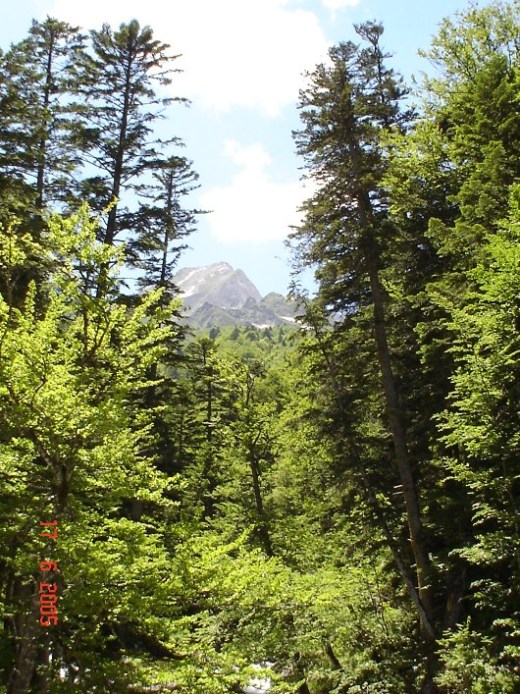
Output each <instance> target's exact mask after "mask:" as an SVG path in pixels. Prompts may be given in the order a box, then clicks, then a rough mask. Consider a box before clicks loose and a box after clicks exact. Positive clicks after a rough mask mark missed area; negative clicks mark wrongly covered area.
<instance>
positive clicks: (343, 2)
mask: <svg viewBox="0 0 520 694" xmlns="http://www.w3.org/2000/svg"><path fill="white" fill-rule="evenodd" d="M321 1H322V3H323V4H324V6H325V7H327V8H328V9H329V10H341V9H343V8H344V7H354V6H355V5H358V4H359V0H321Z"/></svg>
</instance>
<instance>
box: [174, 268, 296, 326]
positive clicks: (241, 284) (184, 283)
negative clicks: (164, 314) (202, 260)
mask: <svg viewBox="0 0 520 694" xmlns="http://www.w3.org/2000/svg"><path fill="white" fill-rule="evenodd" d="M173 282H174V284H175V285H176V286H177V288H178V289H179V295H180V297H181V298H182V300H183V302H184V306H185V308H186V312H187V315H188V321H189V323H190V324H191V325H193V326H194V327H200V328H211V327H224V326H226V325H256V326H262V327H266V326H273V325H283V324H287V323H294V314H295V309H296V307H295V306H294V304H292V303H290V302H287V301H286V300H285V298H284V297H283V296H282V295H281V294H277V293H275V292H270V293H269V294H268V295H267V296H266V297H265V299H263V298H262V295H261V294H260V292H259V291H258V289H257V288H256V287H255V285H254V284H253V282H251V280H250V279H249V278H248V277H247V275H246V274H245V272H243V270H240V269H236V270H235V269H234V268H233V267H232V266H231V265H229V263H226V262H219V263H212V264H211V265H203V266H200V267H189V268H183V269H181V270H179V271H178V272H177V274H176V275H175V276H174V278H173Z"/></svg>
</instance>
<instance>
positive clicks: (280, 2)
mask: <svg viewBox="0 0 520 694" xmlns="http://www.w3.org/2000/svg"><path fill="white" fill-rule="evenodd" d="M323 1H324V2H325V4H326V5H327V6H328V7H331V6H334V7H337V6H338V5H344V4H345V3H346V2H347V1H348V2H349V4H350V3H352V2H355V0H323ZM295 4H297V2H296V0H218V1H216V0H185V1H184V2H180V1H179V0H173V1H172V2H169V3H165V2H164V1H163V0H147V1H146V2H144V3H143V2H142V0H109V1H108V2H107V0H88V1H87V2H81V3H80V2H77V3H76V2H71V1H70V0H48V2H47V10H48V12H49V14H52V15H54V16H56V17H59V18H60V19H64V20H67V21H69V22H71V23H75V24H80V25H81V26H83V27H84V28H86V29H91V28H98V27H100V26H101V24H102V23H103V22H109V23H110V24H111V25H112V26H117V25H118V24H119V23H120V22H122V21H128V20H129V19H131V18H133V17H136V18H137V19H139V21H140V22H141V23H142V24H150V26H152V28H153V29H154V33H155V35H156V38H158V39H160V40H162V41H165V42H167V43H170V44H171V46H172V49H173V51H174V52H175V53H182V54H183V57H182V59H180V60H179V61H177V66H178V67H181V68H182V69H183V70H184V72H185V74H184V76H181V77H177V78H176V80H175V85H174V89H175V90H176V93H177V94H180V95H182V96H188V97H190V98H192V99H193V100H196V101H198V102H202V103H203V104H205V105H207V106H210V107H213V108H215V109H217V110H220V111H226V110H228V109H230V108H232V107H233V106H241V107H246V108H250V109H255V110H259V111H260V112H262V113H264V114H266V115H269V116H274V115H276V114H278V113H279V112H280V110H281V109H282V108H283V107H284V106H285V105H287V104H290V103H294V102H295V101H296V99H297V96H298V88H299V86H300V85H301V74H302V72H304V70H306V69H309V70H310V69H312V68H313V67H314V65H315V64H316V63H317V62H320V61H321V60H322V59H323V58H324V56H325V55H326V51H327V46H328V41H327V39H326V37H325V35H324V33H323V30H322V28H321V26H320V23H319V19H318V17H317V15H316V14H314V13H313V12H310V11H308V10H304V9H302V8H300V7H296V6H295Z"/></svg>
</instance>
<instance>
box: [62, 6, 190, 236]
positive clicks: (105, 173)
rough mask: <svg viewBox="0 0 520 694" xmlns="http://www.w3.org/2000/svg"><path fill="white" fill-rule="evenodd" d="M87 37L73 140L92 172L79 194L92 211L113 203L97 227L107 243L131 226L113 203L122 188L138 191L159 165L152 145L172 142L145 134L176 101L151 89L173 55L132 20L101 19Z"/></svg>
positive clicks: (165, 76)
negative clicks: (99, 26) (105, 21)
mask: <svg viewBox="0 0 520 694" xmlns="http://www.w3.org/2000/svg"><path fill="white" fill-rule="evenodd" d="M90 37H91V42H92V50H91V51H90V52H89V53H87V54H85V55H84V56H83V58H82V60H81V61H79V62H78V64H77V65H76V69H75V79H76V84H77V85H78V89H79V92H80V94H81V95H82V97H83V100H84V102H85V108H84V109H83V110H82V118H81V123H80V124H79V127H78V129H77V134H76V137H77V144H78V147H79V148H80V150H81V151H82V152H83V156H84V159H85V162H86V163H87V164H88V165H89V167H90V166H93V167H94V168H95V169H96V171H97V173H96V174H95V175H94V176H89V177H88V178H86V179H85V181H84V182H83V191H84V193H85V194H86V195H87V199H88V200H89V201H90V200H91V201H92V203H93V207H94V209H97V210H103V209H104V208H106V206H107V205H108V203H110V202H112V201H114V200H115V201H116V203H115V204H114V205H113V206H112V207H111V208H110V211H109V213H108V218H107V223H106V227H105V229H104V231H103V242H104V243H106V244H108V245H112V244H113V243H114V241H115V239H116V236H117V235H118V233H119V232H120V231H122V230H123V229H131V228H133V216H132V215H131V214H130V213H129V212H128V210H127V209H126V208H125V207H124V204H123V201H122V200H121V198H122V197H123V196H124V193H128V192H129V191H133V192H135V193H137V194H139V193H140V191H141V190H142V188H141V186H142V185H143V182H142V176H143V175H144V174H145V173H147V172H148V173H150V172H151V171H153V170H154V169H155V168H160V162H161V161H162V159H163V157H162V154H161V153H160V152H158V148H159V147H160V148H161V149H162V148H164V147H166V146H167V145H169V144H171V143H172V142H177V140H176V138H170V139H168V140H166V141H161V140H160V139H158V138H157V137H156V135H155V134H154V132H153V126H154V125H155V124H156V123H157V121H158V120H160V119H161V118H162V117H163V110H164V108H165V107H166V106H168V105H169V104H171V103H172V102H174V101H181V99H178V98H173V97H161V96H158V94H157V91H156V90H157V89H159V88H162V87H164V86H166V85H168V84H170V82H171V78H170V75H171V74H172V72H174V70H173V68H171V67H170V64H171V63H172V62H173V61H174V60H175V58H176V57H177V56H172V55H169V54H168V53H167V51H168V48H169V46H168V45H167V44H164V43H161V42H160V41H158V40H157V39H155V38H154V36H153V31H152V29H151V28H150V27H147V26H145V27H142V28H141V26H140V25H139V22H138V21H137V20H132V21H131V22H129V23H128V24H121V26H120V27H119V30H117V31H112V29H111V28H110V27H109V26H108V25H107V24H105V25H103V27H102V29H101V30H100V31H91V32H90ZM87 173H89V169H87Z"/></svg>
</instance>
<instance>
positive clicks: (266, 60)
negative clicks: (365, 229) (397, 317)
mask: <svg viewBox="0 0 520 694" xmlns="http://www.w3.org/2000/svg"><path fill="white" fill-rule="evenodd" d="M481 4H487V3H486V2H484V3H481ZM466 6H467V3H466V2H464V1H462V0H438V1H437V2H435V3H433V2H432V3H429V2H424V0H423V1H421V0H415V1H414V0H184V1H183V2H180V1H179V0H169V1H168V2H165V1H164V0H145V1H144V2H143V0H86V2H81V3H79V2H78V3H76V2H71V0H17V2H16V4H15V5H12V4H11V5H10V8H9V10H8V11H4V13H3V21H2V23H1V26H0V46H1V47H2V48H4V49H6V48H7V47H8V46H9V44H10V43H11V42H16V41H19V40H21V39H22V38H24V36H25V35H26V33H27V30H28V28H29V26H30V23H31V20H32V19H33V18H35V19H44V18H45V17H46V16H47V15H49V16H53V17H57V18H58V19H62V20H65V21H69V22H70V23H72V24H75V25H79V26H81V27H83V28H84V29H97V28H100V27H101V24H102V23H103V22H109V23H110V24H111V25H112V26H114V27H117V26H118V25H119V24H120V23H121V22H124V21H129V20H130V19H132V18H136V19H138V21H139V22H140V23H141V24H143V25H144V24H149V25H150V26H151V27H152V28H153V30H154V34H155V37H156V38H157V39H159V40H161V41H164V42H166V43H169V44H171V47H172V50H173V52H174V53H180V54H182V55H181V57H180V58H178V59H177V60H176V63H175V66H176V67H177V68H180V69H182V70H183V73H182V74H180V75H178V76H176V77H174V81H173V83H172V85H171V89H172V93H173V94H174V95H175V96H184V97H188V98H189V99H190V100H191V102H192V103H191V107H190V108H185V107H183V106H180V105H177V106H174V107H173V108H172V109H171V111H170V116H169V119H168V121H167V122H166V123H165V124H164V125H163V126H162V127H163V128H165V134H169V135H175V136H180V137H181V138H182V139H183V140H184V142H185V144H186V148H185V149H184V150H183V154H184V155H185V156H187V157H189V158H190V159H192V160H193V163H194V169H195V170H196V171H197V172H198V173H199V174H200V184H201V187H200V188H199V189H198V190H197V191H196V192H195V193H194V194H193V197H192V199H191V201H190V205H191V206H193V207H198V208H203V209H208V210H212V213H211V214H207V215H204V216H203V217H202V218H201V219H200V222H199V225H198V231H197V232H196V233H195V234H193V235H192V236H191V237H190V239H189V244H190V246H191V247H192V248H191V250H189V251H187V252H186V253H185V254H184V256H183V258H182V259H181V265H184V266H186V265H188V266H192V265H202V264H208V263H212V262H218V261H221V260H225V261H227V262H229V263H230V264H231V265H233V266H234V267H240V268H242V269H243V270H244V271H245V272H246V273H247V274H248V276H249V277H250V278H251V279H252V280H253V281H254V282H255V284H256V285H257V286H258V288H259V290H260V292H261V293H262V294H265V293H267V292H268V291H273V290H274V291H280V292H282V293H285V291H286V289H287V285H288V282H289V272H290V268H289V263H288V256H287V250H286V248H285V246H284V242H283V240H284V238H285V236H286V234H287V233H288V231H289V225H290V224H294V223H297V221H298V214H297V211H296V210H297V207H298V205H299V203H300V202H301V201H302V200H303V199H304V198H305V197H306V191H305V190H304V189H303V187H302V184H301V181H300V176H301V171H299V166H300V165H301V162H300V161H298V159H297V158H296V156H295V154H294V143H293V140H292V136H291V131H292V130H294V129H297V128H298V127H299V121H298V113H297V108H296V103H297V99H298V89H299V88H300V87H301V86H303V85H304V78H303V76H302V75H303V72H304V71H305V70H312V69H313V67H314V66H315V65H316V64H317V63H318V62H321V61H322V60H323V59H324V58H325V56H326V52H327V48H328V47H329V46H331V45H333V44H335V43H338V42H339V41H346V40H349V39H355V33H354V30H353V28H352V24H353V23H357V22H362V21H365V20H367V19H377V20H380V21H382V22H383V24H384V26H385V35H384V40H383V45H384V46H385V48H386V49H387V50H388V52H391V53H393V54H394V58H393V60H392V64H393V66H394V67H395V68H396V69H397V70H398V71H399V72H401V73H402V74H403V76H404V77H405V78H406V79H409V78H410V77H411V75H412V74H415V75H417V76H418V75H419V74H420V72H421V71H422V70H426V69H428V64H427V63H425V61H424V60H422V59H420V58H419V57H418V55H417V51H418V49H419V48H426V47H427V46H428V45H429V43H430V39H431V36H432V35H433V34H434V33H435V31H436V27H437V26H438V23H439V22H440V21H441V19H442V18H443V17H445V16H447V15H452V14H453V13H454V12H456V11H457V10H463V9H464V8H465V7H466ZM308 192H309V191H308V190H307V194H308Z"/></svg>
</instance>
